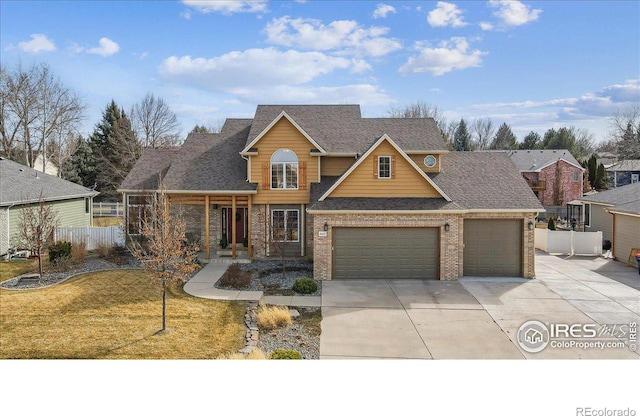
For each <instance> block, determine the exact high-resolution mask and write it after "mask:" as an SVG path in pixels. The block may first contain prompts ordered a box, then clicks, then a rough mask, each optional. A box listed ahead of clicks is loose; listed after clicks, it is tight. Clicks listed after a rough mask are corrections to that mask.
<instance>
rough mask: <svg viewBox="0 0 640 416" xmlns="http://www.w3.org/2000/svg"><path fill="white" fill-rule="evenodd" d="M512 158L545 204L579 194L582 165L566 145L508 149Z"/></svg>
mask: <svg viewBox="0 0 640 416" xmlns="http://www.w3.org/2000/svg"><path fill="white" fill-rule="evenodd" d="M509 155H510V156H511V160H512V161H513V163H514V164H515V165H516V167H517V168H518V170H519V171H520V172H521V173H522V176H523V177H524V178H525V179H526V181H527V183H528V184H529V186H530V187H531V190H532V191H533V192H534V193H535V195H536V196H537V197H538V199H539V200H540V203H542V205H543V206H545V207H553V206H555V207H563V206H566V205H567V203H569V202H571V201H573V200H576V199H579V198H581V197H582V190H583V180H584V172H585V169H584V168H583V167H582V166H581V165H580V162H578V161H577V160H576V158H574V157H573V155H572V154H571V152H569V151H568V150H567V149H557V150H556V149H547V150H511V151H509Z"/></svg>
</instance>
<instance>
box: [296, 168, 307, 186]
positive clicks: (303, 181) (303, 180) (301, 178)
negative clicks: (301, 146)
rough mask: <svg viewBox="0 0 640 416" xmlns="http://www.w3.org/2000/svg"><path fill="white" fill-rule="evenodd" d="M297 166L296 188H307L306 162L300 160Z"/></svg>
mask: <svg viewBox="0 0 640 416" xmlns="http://www.w3.org/2000/svg"><path fill="white" fill-rule="evenodd" d="M299 165H300V166H299V168H298V189H302V190H305V189H307V162H300V164H299Z"/></svg>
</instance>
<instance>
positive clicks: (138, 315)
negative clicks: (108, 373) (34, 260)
mask: <svg viewBox="0 0 640 416" xmlns="http://www.w3.org/2000/svg"><path fill="white" fill-rule="evenodd" d="M3 266H4V265H3ZM3 276H4V274H3ZM245 310H246V304H244V303H239V302H223V301H212V300H209V299H200V298H194V297H191V296H189V295H187V294H185V293H184V291H183V290H182V288H181V287H178V286H176V287H172V288H171V289H170V291H169V293H168V299H167V327H168V329H167V331H166V332H165V333H161V334H156V332H157V331H158V329H160V328H161V326H162V321H161V319H162V315H161V314H162V299H161V291H160V289H159V288H158V287H156V286H153V285H152V284H151V283H150V282H149V279H147V278H146V277H145V274H144V272H143V271H142V270H117V271H113V270H111V271H102V272H96V273H90V274H85V275H81V276H78V277H75V278H72V279H70V280H68V281H66V282H65V283H62V284H60V285H57V286H51V287H47V288H43V289H36V290H26V291H9V290H5V289H0V334H1V335H0V359H7V358H45V359H53V358H70V359H79V358H94V359H98V358H108V359H208V358H217V357H218V356H220V355H224V354H229V353H232V352H235V351H237V350H238V349H240V348H242V347H243V345H244V336H245V328H244V323H243V319H244V318H243V316H244V313H245Z"/></svg>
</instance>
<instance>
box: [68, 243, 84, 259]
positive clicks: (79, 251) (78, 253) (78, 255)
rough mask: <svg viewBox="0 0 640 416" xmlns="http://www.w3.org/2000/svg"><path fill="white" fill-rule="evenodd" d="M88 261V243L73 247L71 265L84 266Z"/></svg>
mask: <svg viewBox="0 0 640 416" xmlns="http://www.w3.org/2000/svg"><path fill="white" fill-rule="evenodd" d="M86 259H87V243H86V242H85V241H80V242H78V243H76V244H75V245H74V246H73V250H71V263H73V264H83V263H84V262H85V260H86Z"/></svg>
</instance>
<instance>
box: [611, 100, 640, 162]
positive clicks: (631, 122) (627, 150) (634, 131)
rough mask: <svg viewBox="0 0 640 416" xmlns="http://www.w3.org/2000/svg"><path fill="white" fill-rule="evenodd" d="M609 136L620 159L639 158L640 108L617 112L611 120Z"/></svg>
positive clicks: (634, 107)
mask: <svg viewBox="0 0 640 416" xmlns="http://www.w3.org/2000/svg"><path fill="white" fill-rule="evenodd" d="M609 136H610V137H611V138H612V139H614V140H615V144H616V151H617V153H618V156H619V157H620V159H623V160H624V159H638V158H640V106H633V107H629V108H626V109H624V110H618V111H617V112H616V114H615V115H614V116H613V117H612V118H611V121H610V131H609Z"/></svg>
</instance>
